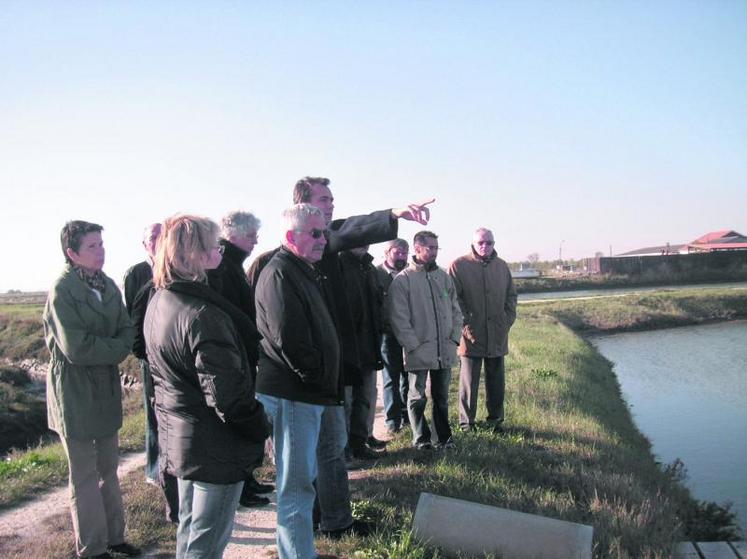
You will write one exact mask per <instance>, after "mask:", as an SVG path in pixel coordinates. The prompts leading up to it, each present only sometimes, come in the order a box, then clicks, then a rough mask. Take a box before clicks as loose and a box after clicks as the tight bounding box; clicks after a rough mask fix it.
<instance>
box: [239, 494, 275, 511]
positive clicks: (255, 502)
mask: <svg viewBox="0 0 747 559" xmlns="http://www.w3.org/2000/svg"><path fill="white" fill-rule="evenodd" d="M269 504H270V499H268V498H267V497H260V496H259V495H255V494H254V493H247V494H246V495H242V496H241V498H240V499H239V505H241V506H242V507H246V508H249V509H250V508H256V507H264V506H265V505H269Z"/></svg>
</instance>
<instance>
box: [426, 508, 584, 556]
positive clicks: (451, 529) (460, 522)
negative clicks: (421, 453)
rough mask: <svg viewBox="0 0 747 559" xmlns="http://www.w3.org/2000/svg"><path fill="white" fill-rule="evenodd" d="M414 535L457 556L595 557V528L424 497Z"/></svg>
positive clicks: (510, 511) (500, 509) (499, 509)
mask: <svg viewBox="0 0 747 559" xmlns="http://www.w3.org/2000/svg"><path fill="white" fill-rule="evenodd" d="M413 529H414V532H415V536H416V537H417V538H418V539H419V540H421V541H423V542H426V543H428V544H430V545H435V546H438V547H440V548H441V549H442V550H443V551H444V552H445V553H446V554H447V555H450V556H452V557H454V556H456V555H457V554H458V553H462V554H470V555H477V556H482V555H484V554H488V553H492V554H494V555H498V556H501V557H510V558H511V559H591V540H592V535H593V532H594V529H593V528H592V527H591V526H586V525H583V524H575V523H573V522H566V521H564V520H557V519H554V518H547V517H544V516H538V515H534V514H526V513H523V512H516V511H512V510H508V509H502V508H498V507H491V506H487V505H481V504H478V503H472V502H469V501H462V500H460V499H451V498H449V497H439V496H438V495H433V494H431V493H421V494H420V499H419V500H418V506H417V509H416V510H415V520H414V522H413Z"/></svg>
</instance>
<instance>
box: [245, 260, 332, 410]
mask: <svg viewBox="0 0 747 559" xmlns="http://www.w3.org/2000/svg"><path fill="white" fill-rule="evenodd" d="M321 281H322V278H321V276H320V275H319V273H318V272H317V271H316V270H315V269H314V268H312V267H311V266H309V265H308V264H306V263H305V262H304V261H302V260H301V259H299V258H298V257H297V256H295V255H294V254H293V253H291V252H290V251H288V250H287V249H285V248H281V249H280V250H279V251H278V252H277V253H276V254H275V256H273V257H272V259H271V260H270V262H269V263H268V264H267V266H265V268H264V270H263V271H262V273H261V274H260V276H259V280H258V282H257V285H256V291H255V298H256V304H257V328H258V329H259V332H260V334H262V342H261V343H260V347H261V351H260V357H259V370H258V373H257V392H261V393H262V394H268V395H270V396H275V397H278V398H284V399H286V400H293V401H296V402H306V403H308V404H316V405H323V406H326V405H336V404H340V403H341V401H342V394H341V392H340V387H339V380H340V365H341V361H342V357H341V352H340V339H339V336H338V334H337V328H336V327H335V321H334V319H333V317H332V313H331V312H330V308H329V305H328V302H327V298H326V297H325V293H324V291H323V286H322V285H321Z"/></svg>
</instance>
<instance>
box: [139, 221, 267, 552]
mask: <svg viewBox="0 0 747 559" xmlns="http://www.w3.org/2000/svg"><path fill="white" fill-rule="evenodd" d="M218 235H219V229H218V225H217V224H216V223H214V222H213V221H211V220H209V219H207V218H204V217H198V216H192V215H176V216H174V217H171V218H169V219H167V220H166V221H165V223H164V225H163V229H162V232H161V239H160V241H159V245H158V250H157V252H156V258H155V262H154V270H153V281H154V284H155V287H156V293H155V294H154V295H153V298H152V299H151V300H150V303H149V304H148V310H147V311H146V315H145V325H144V335H145V344H146V348H147V354H148V360H149V362H150V366H151V371H152V374H153V381H154V385H155V395H156V398H155V408H156V414H157V416H158V437H159V447H160V449H161V463H162V465H163V467H165V469H166V471H167V472H168V473H169V474H171V475H173V476H175V477H176V478H177V480H178V487H179V528H178V530H177V541H176V557H177V559H183V558H189V559H194V558H198V557H200V558H201V557H211V558H213V557H220V556H222V554H223V550H224V549H225V547H226V545H227V544H228V540H229V538H230V536H231V530H232V528H233V518H234V514H235V511H236V507H237V505H238V502H239V496H240V495H241V489H242V486H243V483H244V479H245V478H246V476H247V472H248V471H249V470H251V468H252V465H253V464H254V462H255V461H256V460H257V458H258V457H260V456H261V455H262V452H263V443H264V440H265V438H266V437H267V435H268V434H269V425H268V423H267V419H266V416H265V413H264V409H263V408H262V405H261V404H260V403H259V402H257V400H256V399H255V397H254V384H253V379H252V375H251V372H250V365H249V361H248V358H247V351H246V348H247V347H248V346H249V344H256V343H257V342H256V339H253V338H251V334H248V333H249V332H251V331H252V329H253V324H251V320H250V319H249V318H248V317H247V316H246V315H245V314H244V313H243V312H241V311H240V310H239V309H238V308H237V307H235V306H234V305H232V304H231V303H229V302H228V301H227V300H226V299H225V298H223V297H222V296H221V295H219V294H218V293H217V292H215V291H214V290H213V289H211V288H210V287H209V286H208V285H207V270H211V269H215V268H216V267H217V266H218V265H219V264H220V261H221V253H222V250H221V245H220V244H219V243H218ZM247 322H249V324H251V327H252V328H250V326H249V324H247ZM254 331H255V332H256V330H254Z"/></svg>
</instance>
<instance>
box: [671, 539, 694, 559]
mask: <svg viewBox="0 0 747 559" xmlns="http://www.w3.org/2000/svg"><path fill="white" fill-rule="evenodd" d="M674 558H675V559H700V553H698V550H697V549H695V546H694V545H693V544H692V542H680V543H678V544H677V547H676V548H675V549H674Z"/></svg>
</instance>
